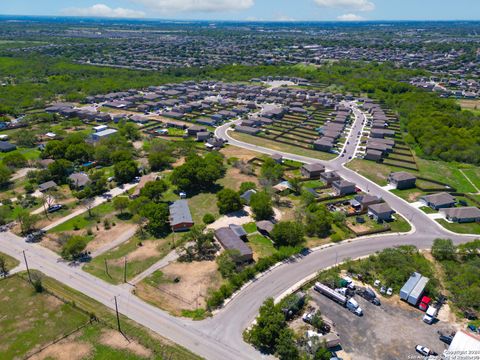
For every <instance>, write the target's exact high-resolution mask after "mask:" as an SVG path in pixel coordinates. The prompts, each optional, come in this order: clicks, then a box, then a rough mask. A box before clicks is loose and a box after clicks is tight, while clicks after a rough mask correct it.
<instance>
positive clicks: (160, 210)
mask: <svg viewBox="0 0 480 360" xmlns="http://www.w3.org/2000/svg"><path fill="white" fill-rule="evenodd" d="M140 215H141V216H144V217H145V218H147V219H148V224H147V230H148V231H149V232H150V233H152V234H153V235H155V236H158V237H162V236H164V235H165V234H166V233H168V231H169V230H170V225H169V223H168V217H169V211H168V205H167V204H164V203H159V204H157V203H154V202H149V203H147V204H145V205H143V206H142V208H141V209H140Z"/></svg>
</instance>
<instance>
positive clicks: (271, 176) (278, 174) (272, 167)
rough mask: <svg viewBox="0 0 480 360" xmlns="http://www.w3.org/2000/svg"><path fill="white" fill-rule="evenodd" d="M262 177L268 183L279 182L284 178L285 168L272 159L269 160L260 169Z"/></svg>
mask: <svg viewBox="0 0 480 360" xmlns="http://www.w3.org/2000/svg"><path fill="white" fill-rule="evenodd" d="M260 176H261V177H262V178H264V179H266V180H268V181H272V182H274V181H278V180H280V179H281V178H282V176H283V166H282V165H281V164H279V163H277V162H276V161H275V160H273V159H272V158H267V159H265V161H264V162H263V164H262V167H261V168H260Z"/></svg>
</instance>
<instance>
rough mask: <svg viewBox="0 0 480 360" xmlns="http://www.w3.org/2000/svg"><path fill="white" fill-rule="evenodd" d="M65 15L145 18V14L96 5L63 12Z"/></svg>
mask: <svg viewBox="0 0 480 360" xmlns="http://www.w3.org/2000/svg"><path fill="white" fill-rule="evenodd" d="M62 14H63V15H68V16H85V17H87V16H91V17H108V18H143V17H145V13H144V12H143V11H137V10H132V9H124V8H115V9H113V8H111V7H109V6H107V5H105V4H96V5H93V6H90V7H87V8H68V9H64V10H62Z"/></svg>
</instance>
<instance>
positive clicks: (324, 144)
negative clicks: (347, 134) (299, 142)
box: [313, 137, 333, 152]
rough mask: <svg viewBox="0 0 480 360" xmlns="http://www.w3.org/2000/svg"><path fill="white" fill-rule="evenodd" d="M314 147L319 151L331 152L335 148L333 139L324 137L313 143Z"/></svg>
mask: <svg viewBox="0 0 480 360" xmlns="http://www.w3.org/2000/svg"><path fill="white" fill-rule="evenodd" d="M313 148H314V149H315V150H319V151H325V152H330V151H331V150H332V149H333V139H332V138H327V137H322V138H320V139H317V140H315V141H314V143H313Z"/></svg>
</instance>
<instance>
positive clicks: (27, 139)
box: [12, 129, 37, 148]
mask: <svg viewBox="0 0 480 360" xmlns="http://www.w3.org/2000/svg"><path fill="white" fill-rule="evenodd" d="M12 139H13V140H14V141H15V142H16V143H17V145H19V146H24V147H29V148H31V147H34V146H35V145H36V143H37V137H36V136H35V134H32V132H31V131H29V130H26V129H21V130H19V131H17V132H16V133H14V134H12Z"/></svg>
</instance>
